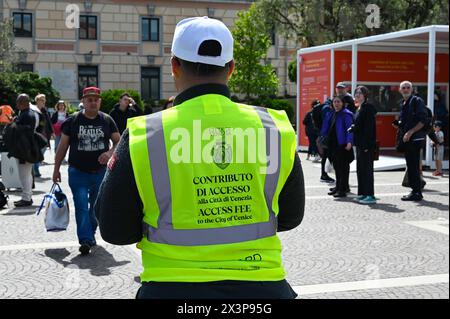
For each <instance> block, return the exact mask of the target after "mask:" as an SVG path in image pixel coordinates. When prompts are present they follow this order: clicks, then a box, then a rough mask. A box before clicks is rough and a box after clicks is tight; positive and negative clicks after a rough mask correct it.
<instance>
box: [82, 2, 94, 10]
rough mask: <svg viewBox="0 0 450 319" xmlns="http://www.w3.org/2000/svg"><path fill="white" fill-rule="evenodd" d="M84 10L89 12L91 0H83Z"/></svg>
mask: <svg viewBox="0 0 450 319" xmlns="http://www.w3.org/2000/svg"><path fill="white" fill-rule="evenodd" d="M84 10H85V11H86V12H91V11H92V0H86V1H84Z"/></svg>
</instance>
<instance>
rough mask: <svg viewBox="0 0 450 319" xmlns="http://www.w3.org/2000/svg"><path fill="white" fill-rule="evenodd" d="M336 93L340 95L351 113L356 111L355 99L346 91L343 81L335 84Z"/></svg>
mask: <svg viewBox="0 0 450 319" xmlns="http://www.w3.org/2000/svg"><path fill="white" fill-rule="evenodd" d="M336 95H338V96H340V97H342V99H343V100H344V103H345V107H346V108H347V110H349V111H350V112H352V113H353V114H355V113H356V106H355V100H354V99H353V96H352V95H351V94H350V93H348V92H347V86H346V85H345V84H344V83H343V82H339V83H338V84H337V85H336Z"/></svg>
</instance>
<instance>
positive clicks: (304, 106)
mask: <svg viewBox="0 0 450 319" xmlns="http://www.w3.org/2000/svg"><path fill="white" fill-rule="evenodd" d="M297 61H298V63H299V65H298V68H299V70H300V79H299V81H298V84H297V85H298V92H299V95H300V107H299V109H298V110H297V112H298V114H299V122H300V123H297V125H298V126H299V128H300V130H299V132H300V134H299V136H298V139H299V144H300V145H301V146H308V137H307V136H306V133H305V127H304V125H303V118H304V117H305V115H306V113H307V112H309V111H310V110H311V102H312V101H314V100H320V101H321V102H324V100H325V99H326V98H327V96H328V95H329V94H330V68H331V52H330V51H323V52H316V53H306V54H301V55H299V57H298V59H297Z"/></svg>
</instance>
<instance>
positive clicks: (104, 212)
mask: <svg viewBox="0 0 450 319" xmlns="http://www.w3.org/2000/svg"><path fill="white" fill-rule="evenodd" d="M171 64H172V74H173V78H174V80H175V85H176V88H177V91H178V92H180V93H179V94H178V95H177V96H176V98H175V100H174V106H173V107H172V108H169V109H167V110H164V111H162V112H158V113H155V114H151V115H148V116H141V117H136V118H133V119H130V120H128V129H127V130H125V131H124V134H123V135H122V138H121V141H120V143H119V145H118V147H117V149H116V151H115V152H114V154H113V157H112V158H111V160H110V162H109V163H108V171H107V173H106V175H105V179H104V181H103V183H102V185H101V187H100V191H99V195H98V198H97V202H96V206H95V212H96V216H97V218H98V221H99V226H100V231H101V234H102V237H103V239H104V240H106V241H107V242H110V243H112V244H116V245H128V244H133V243H136V242H138V245H137V247H138V248H139V249H141V251H142V263H143V269H144V271H143V273H142V274H141V282H142V286H141V288H140V290H139V292H138V294H137V298H151V299H153V298H169V299H171V298H179V299H187V298H189V299H191V298H286V299H292V298H295V297H296V294H295V292H294V291H293V290H292V288H291V287H290V286H289V284H288V283H287V282H286V280H285V271H284V267H283V265H282V258H281V244H280V240H279V238H278V236H277V234H276V233H277V231H286V230H290V229H293V228H295V227H296V226H298V225H299V224H300V222H301V220H302V218H303V211H304V196H305V195H304V183H303V173H302V168H301V164H300V160H299V158H298V155H297V153H296V142H295V141H296V137H295V133H294V130H293V128H292V125H291V124H290V123H289V120H288V118H287V116H286V114H285V113H284V112H282V111H275V110H270V109H265V108H261V107H254V106H248V105H243V104H237V103H234V102H233V101H231V99H230V91H229V89H228V87H227V82H228V80H229V78H230V77H231V74H232V72H233V69H234V60H233V38H232V35H231V32H230V31H229V30H228V29H227V27H226V26H225V25H224V24H223V23H222V22H221V21H218V20H215V19H210V18H208V17H198V18H189V19H185V20H182V21H181V22H179V23H178V24H177V26H176V29H175V34H174V39H173V43H172V59H171ZM253 134H256V137H259V139H258V141H259V142H258V143H256V142H255V143H252V142H250V140H251V138H252V135H253ZM253 136H255V135H253ZM252 148H254V151H255V152H254V153H251V154H258V155H259V157H261V159H260V160H259V161H256V160H255V159H251V157H252V156H251V155H250V152H247V151H249V150H251V149H252ZM243 153H246V154H243ZM242 155H245V156H242ZM239 157H241V158H240V161H239V160H238V158H239ZM117 187H120V189H121V190H122V192H121V196H120V198H118V196H114V192H113V190H115V189H117Z"/></svg>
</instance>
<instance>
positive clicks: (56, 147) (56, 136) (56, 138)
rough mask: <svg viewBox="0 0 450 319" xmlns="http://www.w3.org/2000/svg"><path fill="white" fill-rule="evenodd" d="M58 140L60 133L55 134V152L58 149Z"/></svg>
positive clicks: (59, 139)
mask: <svg viewBox="0 0 450 319" xmlns="http://www.w3.org/2000/svg"><path fill="white" fill-rule="evenodd" d="M59 142H61V135H55V154H56V151H57V150H58V145H59Z"/></svg>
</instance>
